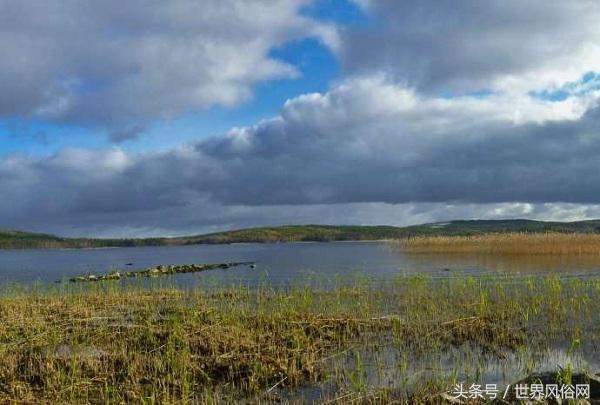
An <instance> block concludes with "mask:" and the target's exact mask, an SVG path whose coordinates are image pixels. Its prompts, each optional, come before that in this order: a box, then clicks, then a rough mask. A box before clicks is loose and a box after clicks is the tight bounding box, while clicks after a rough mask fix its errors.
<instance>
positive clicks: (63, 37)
mask: <svg viewBox="0 0 600 405" xmlns="http://www.w3.org/2000/svg"><path fill="white" fill-rule="evenodd" d="M307 1H308V0H274V1H271V0H261V1H247V0H214V1H213V0H211V1H196V0H174V1H160V0H132V1H125V2H123V1H115V0H108V1H87V0H86V1H79V0H50V1H12V0H0V54H1V55H2V57H1V58H0V118H1V117H12V118H19V117H20V118H31V117H33V118H37V119H42V120H49V121H56V122H68V123H75V124H82V125H86V126H88V125H98V126H101V127H106V128H107V129H109V130H110V131H113V133H125V132H126V131H127V129H128V128H131V127H132V126H135V125H139V124H142V123H145V122H146V121H151V120H156V119H161V118H171V117H177V116H179V115H181V114H185V113H188V112H192V111H198V110H201V109H204V108H207V107H210V106H212V105H224V106H232V105H236V104H238V103H239V102H241V101H244V100H246V99H247V98H248V97H250V94H251V90H252V86H253V85H254V84H255V83H256V82H258V81H262V80H268V79H274V78H281V77H292V76H294V75H295V74H296V71H295V68H294V67H293V66H291V65H288V64H285V63H283V62H281V61H278V60H276V59H273V58H272V57H270V56H269V52H270V50H271V49H272V48H273V47H276V46H279V45H281V44H283V43H285V42H286V41H289V40H292V39H295V38H301V37H306V36H315V37H318V38H320V39H322V40H324V41H325V42H328V43H329V44H330V45H333V44H334V42H335V35H336V34H335V31H334V30H333V28H331V27H329V26H326V25H323V24H320V23H317V22H315V21H313V20H310V19H308V18H306V17H302V16H301V15H300V13H299V10H300V8H301V7H302V6H303V5H304V4H305V3H307ZM117 138H120V137H117Z"/></svg>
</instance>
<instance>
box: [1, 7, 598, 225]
mask: <svg viewBox="0 0 600 405" xmlns="http://www.w3.org/2000/svg"><path fill="white" fill-rule="evenodd" d="M116 10H118V12H116ZM49 16H52V18H49ZM599 20H600V4H597V3H595V2H589V1H587V0H573V1H570V2H562V3H557V4H554V5H553V6H552V7H548V5H547V2H545V1H542V0H532V1H528V2H523V1H521V0H505V1H502V2H481V1H478V0H465V1H461V2H455V1H452V0H442V1H440V0H423V1H420V2H418V3H416V2H408V1H395V0H269V1H268V2H252V1H250V2H249V1H245V0H202V1H198V0H173V1H172V2H171V1H170V2H154V3H152V4H151V6H149V5H148V3H147V2H145V1H144V0H131V1H128V2H125V3H124V2H122V1H119V0H105V1H103V2H93V1H90V2H87V3H82V2H64V1H62V0H47V1H46V2H43V3H40V2H33V1H29V0H22V1H16V0H15V1H6V2H2V3H0V53H2V55H3V58H1V59H0V194H1V195H2V196H3V199H2V201H1V202H0V228H17V229H29V230H36V231H44V232H53V233H57V234H61V235H73V236H76V235H95V236H158V235H176V234H190V233H201V232H207V231H216V230H221V229H232V228H241V227H248V226H259V225H278V224H289V223H330V224H390V225H408V224H415V223H422V222H434V221H447V220H451V219H464V218H489V219H493V218H515V217H519V218H533V219H552V220H580V219H589V218H596V217H600V197H599V196H600V180H599V178H598V176H597V171H598V165H599V164H600V163H599V160H598V156H600V125H599V123H600V107H599V106H600V79H599V78H600V74H599V73H598V72H600V25H599V24H598V21H599Z"/></svg>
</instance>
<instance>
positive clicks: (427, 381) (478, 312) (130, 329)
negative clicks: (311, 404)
mask: <svg viewBox="0 0 600 405" xmlns="http://www.w3.org/2000/svg"><path fill="white" fill-rule="evenodd" d="M599 314H600V279H598V278H593V279H586V280H580V279H560V278H557V277H537V278H522V279H520V280H517V281H515V280H510V279H507V280H502V279H493V278H482V279H473V278H460V279H447V280H439V279H432V278H427V277H424V276H413V277H408V278H403V277H402V278H397V279H396V280H394V281H393V282H390V283H388V284H387V285H386V286H385V287H382V286H381V285H374V284H372V283H371V282H369V281H368V280H364V281H357V282H356V283H355V284H354V285H351V286H346V287H337V288H334V289H327V290H325V289H323V290H318V289H317V290H310V289H308V288H288V289H272V288H267V287H256V288H246V287H242V286H239V287H230V288H220V289H219V288H217V289H213V290H207V291H203V290H200V289H196V290H187V291H182V290H178V289H170V288H161V289H150V290H148V289H142V288H137V287H123V286H120V285H119V284H118V283H111V282H108V283H102V284H94V285H91V286H88V285H86V286H83V285H75V286H66V287H65V286H60V287H55V289H54V290H53V289H41V290H31V289H18V288H16V289H12V290H5V291H3V292H2V293H1V294H0V344H1V346H0V350H1V351H2V355H1V356H0V401H25V402H27V401H28V402H56V401H58V402H64V403H81V402H93V403H99V402H103V403H114V402H117V403H118V402H142V403H155V402H156V403H161V402H203V403H204V402H207V403H216V402H222V401H225V402H231V401H238V400H240V399H244V398H245V399H247V400H252V401H256V400H261V401H263V402H270V401H276V400H279V399H281V398H282V397H284V396H285V395H288V394H289V393H293V392H295V391H294V390H298V389H301V387H304V386H307V385H309V386H317V387H318V386H321V385H322V384H325V383H327V384H329V386H330V388H329V391H327V393H326V394H323V395H324V397H323V398H321V399H322V400H326V399H335V398H336V397H340V396H342V395H347V397H346V398H348V396H350V398H362V399H363V400H366V401H367V402H375V403H377V402H381V403H385V402H387V401H388V400H391V399H396V400H398V401H400V402H406V403H408V402H412V403H414V402H419V401H427V400H428V398H430V396H431V395H432V394H434V393H436V392H439V391H443V390H444V389H445V388H446V387H448V386H449V384H451V383H452V382H453V381H456V380H457V379H458V378H461V376H463V375H464V374H465V370H463V369H461V367H462V366H460V365H459V364H462V363H461V362H460V361H459V362H457V363H456V364H457V366H456V369H453V370H449V371H447V372H440V373H438V374H435V373H434V375H429V376H423V377H422V379H418V380H417V381H416V382H415V383H414V384H413V386H412V388H410V387H409V386H408V385H407V386H402V387H377V386H375V385H373V384H369V383H368V381H367V380H368V379H367V376H366V374H365V371H364V365H363V364H362V363H363V362H362V361H361V357H360V355H359V354H357V353H359V352H358V351H357V352H355V353H354V352H353V350H355V348H357V347H366V346H369V345H374V346H376V347H379V346H382V345H386V346H389V347H390V348H393V349H394V350H396V351H397V352H399V353H410V354H411V356H413V357H411V358H405V357H399V358H397V359H395V360H394V361H393V364H392V368H393V369H394V370H396V371H398V370H400V372H402V370H406V371H405V374H406V378H407V379H408V378H410V377H411V375H413V374H414V373H413V372H411V371H409V370H408V368H407V367H408V366H407V364H409V363H411V362H414V361H417V360H418V359H423V358H436V356H441V355H447V354H448V353H454V352H455V351H456V350H458V349H460V350H463V352H461V353H463V355H464V350H467V349H465V348H476V350H473V349H468V353H469V356H470V357H469V358H471V360H473V361H474V364H475V368H476V369H477V368H478V367H484V364H485V362H486V361H489V360H490V359H502V358H504V357H505V356H507V355H508V354H510V355H513V356H519V357H520V358H521V357H522V358H534V357H535V356H533V355H530V354H532V353H537V352H539V351H544V350H546V349H548V348H549V347H552V346H554V345H556V344H563V345H564V344H566V345H567V347H568V349H569V350H570V351H572V352H578V351H580V350H583V349H582V348H585V347H587V348H589V347H592V348H593V349H594V350H595V349H596V345H597V344H598V342H599V341H598V337H599V335H600V329H599V326H598V325H600V323H599V322H598V321H599V320H600V319H599V317H600V315H599ZM565 342H566V343H565ZM348 353H350V354H351V357H352V367H348V365H347V363H343V362H342V363H338V364H337V365H336V364H335V362H334V363H333V364H332V362H331V359H335V358H340V356H342V357H343V356H345V354H348ZM403 356H404V355H403ZM435 361H437V360H435ZM377 367H379V369H382V368H384V367H383V366H382V365H378V366H377ZM531 367H532V370H531V371H533V369H534V368H535V364H532V365H531ZM525 371H526V370H524V372H525ZM466 373H467V377H469V378H475V379H476V377H477V373H478V372H477V370H472V371H467V372H466ZM331 387H333V388H331ZM419 387H421V388H419ZM295 398H296V400H297V401H302V399H303V398H302V397H301V396H299V397H295ZM304 399H305V398H304ZM430 399H431V398H430ZM292 402H293V401H292Z"/></svg>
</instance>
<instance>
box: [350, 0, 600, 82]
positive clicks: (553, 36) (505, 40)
mask: <svg viewBox="0 0 600 405" xmlns="http://www.w3.org/2000/svg"><path fill="white" fill-rule="evenodd" d="M359 3H360V4H362V5H363V6H365V10H366V12H368V13H369V14H371V16H372V18H373V19H374V21H375V22H374V23H373V24H372V25H370V26H369V27H367V28H365V27H358V28H356V29H354V30H349V31H347V35H346V36H345V38H344V39H343V41H342V43H343V46H342V52H341V55H342V60H343V62H344V65H345V67H346V69H347V70H348V71H351V72H372V71H377V70H383V71H386V72H388V73H391V74H393V75H394V76H395V77H396V78H397V79H398V80H399V81H403V82H406V83H408V84H409V85H411V86H415V87H417V88H419V89H421V90H423V91H428V92H440V91H442V92H445V91H452V92H458V93H463V92H469V91H478V90H481V89H491V90H494V91H500V92H508V93H517V94H523V93H526V92H528V91H532V90H544V89H548V88H557V87H560V86H561V85H562V84H564V83H567V82H574V81H577V80H579V79H580V78H581V77H582V75H583V74H585V73H587V72H589V71H600V25H599V24H598V21H599V20H600V3H598V2H597V1H594V0H573V1H565V2H555V3H553V4H552V5H551V6H549V4H548V2H547V1H544V0H530V1H521V0H504V1H479V0H465V1H460V2H456V1H453V0H442V1H439V0H425V1H419V2H408V1H396V0H370V1H359Z"/></svg>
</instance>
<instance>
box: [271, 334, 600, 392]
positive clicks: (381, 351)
mask: <svg viewBox="0 0 600 405" xmlns="http://www.w3.org/2000/svg"><path fill="white" fill-rule="evenodd" d="M378 340H381V339H378V338H377V337H375V338H374V341H375V342H377V341H378ZM567 346H568V345H567V344H566V342H563V343H558V344H556V345H555V346H553V347H551V348H548V349H545V350H530V349H524V350H523V351H505V352H503V356H504V357H503V358H499V357H496V356H490V355H486V354H484V353H483V352H482V351H481V350H480V349H478V348H477V347H473V346H471V345H463V346H460V347H453V348H450V349H449V350H445V351H443V352H440V353H428V354H425V355H420V356H415V355H414V354H412V353H408V352H406V351H405V350H401V349H399V348H397V347H395V346H394V345H393V344H390V343H385V342H383V341H379V342H377V343H372V344H362V345H358V346H356V347H354V348H352V349H350V350H345V351H343V352H341V353H340V355H339V356H335V357H333V359H332V361H331V362H330V363H329V364H328V365H327V368H328V369H329V372H330V375H329V378H328V379H326V381H324V382H323V383H321V384H317V385H308V386H304V387H300V388H297V389H293V390H286V389H280V390H278V394H279V395H280V397H281V398H283V399H285V400H286V401H289V402H291V403H320V402H323V401H324V402H326V401H327V400H330V399H332V398H335V397H336V396H337V395H339V393H340V392H355V393H358V394H360V392H361V387H362V390H365V391H366V392H363V394H366V393H368V392H376V391H377V390H380V389H390V390H394V391H395V392H396V393H399V394H400V396H401V397H404V398H408V397H410V395H411V393H413V392H414V391H415V390H416V389H419V388H422V386H423V384H425V383H426V382H427V381H440V382H443V385H445V386H447V387H449V388H450V389H449V391H448V393H449V394H450V393H451V392H452V388H451V387H452V386H453V385H454V384H458V383H463V384H464V385H465V386H469V385H470V384H479V385H481V386H486V384H493V385H494V386H496V387H497V388H498V391H499V393H500V394H499V395H501V394H502V393H503V392H504V390H505V389H507V387H512V386H514V384H515V383H517V382H518V381H519V380H521V379H523V378H525V377H527V376H528V375H531V374H532V373H544V372H556V371H557V370H558V369H560V368H563V369H565V368H567V367H572V369H573V370H574V371H575V372H582V373H589V374H596V373H598V372H599V371H600V353H599V352H598V350H597V349H596V348H595V347H584V348H581V350H577V351H571V350H569V349H568V348H567ZM434 393H435V392H431V393H430V394H434ZM358 396H359V395H355V397H358Z"/></svg>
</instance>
